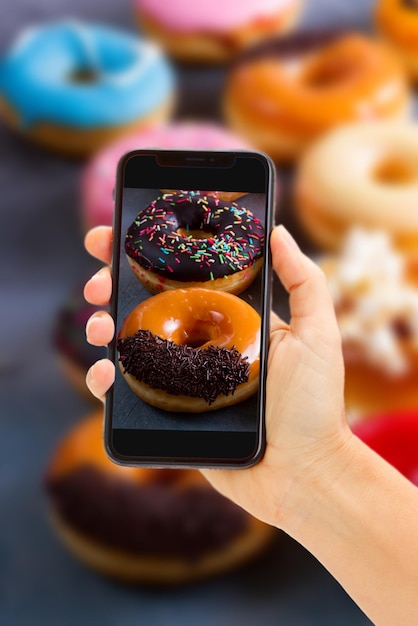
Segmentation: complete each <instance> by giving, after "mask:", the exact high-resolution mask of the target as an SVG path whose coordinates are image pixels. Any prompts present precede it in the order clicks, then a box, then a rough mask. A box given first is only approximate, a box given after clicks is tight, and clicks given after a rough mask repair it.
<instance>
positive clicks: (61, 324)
mask: <svg viewBox="0 0 418 626" xmlns="http://www.w3.org/2000/svg"><path fill="white" fill-rule="evenodd" d="M104 308H105V307H103V306H102V307H97V306H94V305H93V304H89V303H88V302H86V300H85V299H84V295H83V286H81V285H80V286H79V287H77V288H76V289H74V290H73V292H72V293H71V294H70V295H69V296H68V298H67V299H66V300H65V301H64V302H63V303H62V306H61V307H60V308H59V310H58V311H57V313H56V316H55V320H54V326H53V328H52V344H53V347H54V349H55V352H56V355H57V358H58V362H59V364H60V367H61V369H62V372H63V374H64V376H65V378H66V380H67V381H68V382H69V383H70V384H71V386H72V387H73V388H74V390H75V391H77V392H78V393H80V394H81V395H82V396H85V397H86V398H88V399H89V400H91V401H93V402H97V400H96V398H95V397H94V396H93V395H92V394H91V393H90V391H89V389H88V388H87V385H86V375H87V371H88V369H89V368H90V367H91V365H93V363H95V362H96V361H98V360H99V359H102V358H104V357H105V356H106V348H103V347H98V346H93V345H91V344H89V343H87V340H86V324H87V321H88V320H89V319H90V317H91V316H92V315H93V313H95V312H96V311H98V310H102V309H104Z"/></svg>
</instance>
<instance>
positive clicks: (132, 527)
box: [45, 465, 248, 562]
mask: <svg viewBox="0 0 418 626" xmlns="http://www.w3.org/2000/svg"><path fill="white" fill-rule="evenodd" d="M165 471H166V470H164V472H165ZM177 471H178V472H181V470H177ZM164 476H165V474H164V473H162V475H161V478H163V477H164ZM179 478H180V474H179ZM45 489H46V491H47V494H48V496H49V498H50V499H51V502H52V504H53V506H54V509H55V510H56V511H57V512H58V514H59V515H60V516H61V517H62V519H64V520H65V521H66V522H67V523H69V524H71V526H73V527H74V528H75V529H76V530H78V531H79V532H81V533H83V535H86V536H87V537H90V538H91V539H93V540H95V541H96V542H98V543H101V544H105V545H108V546H109V547H112V548H114V549H119V550H121V551H123V552H126V553H127V554H131V555H151V556H152V555H159V556H163V557H166V558H170V557H175V558H181V559H183V560H185V561H189V562H193V561H195V560H197V559H199V558H200V557H203V556H204V555H206V554H210V553H212V552H213V551H214V550H223V549H226V548H227V547H228V544H229V543H230V542H231V541H233V540H234V539H235V538H237V537H238V536H239V535H241V534H242V533H244V532H245V531H246V530H247V529H248V516H247V515H246V514H245V513H244V512H243V510H242V509H240V508H239V507H238V506H236V505H235V504H233V503H232V502H230V501H229V500H227V499H226V498H225V497H223V496H221V495H220V494H219V493H217V492H216V491H215V490H211V489H210V488H209V487H208V486H204V485H188V486H185V487H182V486H181V485H180V486H179V487H178V488H177V486H176V479H175V480H174V481H172V482H170V481H168V482H164V481H163V480H158V481H149V482H144V483H135V482H132V481H130V480H121V479H119V478H118V477H114V476H111V475H108V474H106V473H104V472H102V471H100V470H99V469H98V468H96V467H94V466H89V465H81V466H80V467H78V468H77V469H75V470H74V471H72V472H71V473H69V474H68V475H65V476H62V477H58V478H54V477H52V476H48V477H47V478H46V480H45Z"/></svg>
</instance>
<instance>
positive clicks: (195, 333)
mask: <svg viewBox="0 0 418 626" xmlns="http://www.w3.org/2000/svg"><path fill="white" fill-rule="evenodd" d="M216 335H217V333H216V328H215V326H214V325H213V324H212V323H210V322H206V321H203V320H196V322H195V324H194V325H193V326H190V327H189V328H188V329H187V330H186V338H185V341H184V345H186V346H189V347H190V348H196V349H197V348H201V347H202V346H203V345H205V343H208V341H213V339H214V338H215V336H216Z"/></svg>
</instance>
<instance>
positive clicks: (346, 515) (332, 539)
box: [281, 436, 418, 626]
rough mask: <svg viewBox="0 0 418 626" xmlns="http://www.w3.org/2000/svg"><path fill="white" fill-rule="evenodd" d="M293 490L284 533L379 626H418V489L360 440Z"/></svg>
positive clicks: (352, 443)
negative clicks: (312, 555)
mask: <svg viewBox="0 0 418 626" xmlns="http://www.w3.org/2000/svg"><path fill="white" fill-rule="evenodd" d="M327 464H328V465H327V466H326V467H325V468H324V467H322V468H321V471H319V472H317V473H315V472H314V471H312V475H311V474H310V473H309V472H307V473H306V475H305V476H303V477H300V479H299V480H298V481H296V482H295V485H294V487H293V489H292V495H291V497H290V499H289V501H288V503H287V506H286V510H287V513H286V512H285V513H284V515H283V519H282V523H281V527H282V528H283V529H284V530H285V531H286V532H287V533H288V534H289V535H291V536H292V537H294V538H295V539H296V540H297V541H299V542H300V543H301V544H302V545H304V546H305V547H306V548H307V549H308V550H309V551H310V552H311V553H312V554H314V555H315V556H316V558H318V560H319V561H320V562H321V563H322V564H323V565H324V566H325V567H326V568H327V569H328V570H329V571H330V572H331V573H332V574H333V576H334V577H335V578H336V579H337V580H338V581H339V582H340V584H341V585H342V586H343V587H344V589H345V590H346V591H347V593H349V595H350V596H351V597H352V598H353V599H354V601H355V602H356V603H357V604H358V605H359V606H360V607H361V608H362V610H363V611H364V612H365V613H366V614H367V615H368V616H369V617H370V619H371V620H372V621H373V622H374V623H376V624H377V625H379V626H381V625H386V624H387V625H388V626H394V625H395V624H416V623H418V540H417V536H418V490H417V489H416V488H415V487H414V486H413V485H412V484H411V483H409V482H408V481H407V480H406V479H405V478H404V477H403V476H401V475H400V474H398V472H396V471H395V470H393V468H392V467H390V466H389V465H388V464H387V463H386V462H385V461H383V460H382V459H381V458H380V457H378V456H377V455H376V454H374V453H373V452H372V451H371V450H370V449H369V448H367V446H365V445H364V444H363V443H362V442H361V441H359V440H358V439H357V438H356V437H354V436H352V437H350V438H349V440H348V442H347V443H346V445H345V446H344V447H343V448H342V450H341V451H340V453H339V454H338V455H335V457H333V458H331V459H328V461H327Z"/></svg>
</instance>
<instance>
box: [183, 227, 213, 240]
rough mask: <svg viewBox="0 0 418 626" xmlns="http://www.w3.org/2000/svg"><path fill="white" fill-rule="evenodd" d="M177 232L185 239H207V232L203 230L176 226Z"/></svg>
mask: <svg viewBox="0 0 418 626" xmlns="http://www.w3.org/2000/svg"><path fill="white" fill-rule="evenodd" d="M176 232H177V234H178V235H180V236H181V237H186V238H187V239H207V238H208V233H207V232H206V231H204V230H199V229H190V228H178V229H177V231H176Z"/></svg>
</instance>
